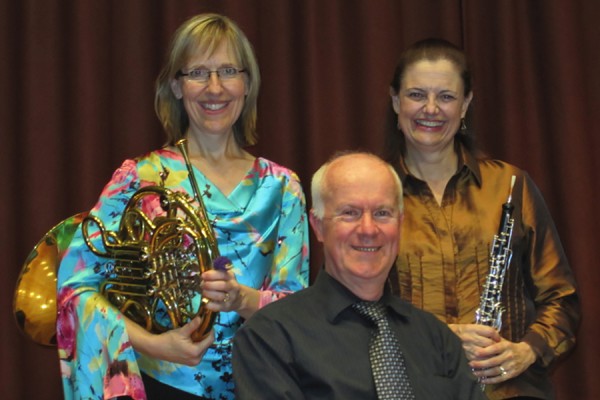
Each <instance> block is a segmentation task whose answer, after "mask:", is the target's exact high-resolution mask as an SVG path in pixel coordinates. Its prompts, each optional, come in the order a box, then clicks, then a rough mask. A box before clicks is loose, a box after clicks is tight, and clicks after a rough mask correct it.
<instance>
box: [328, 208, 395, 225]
mask: <svg viewBox="0 0 600 400" xmlns="http://www.w3.org/2000/svg"><path fill="white" fill-rule="evenodd" d="M364 215H365V213H364V212H363V210H358V209H347V210H342V211H340V212H339V213H336V215H333V216H327V217H323V219H329V220H331V221H333V222H343V223H346V224H357V223H359V222H360V221H361V220H362V219H363V217H364ZM371 220H372V221H373V222H374V223H375V224H389V223H391V222H394V221H397V220H398V212H397V211H396V210H388V209H380V210H375V211H373V212H372V213H371Z"/></svg>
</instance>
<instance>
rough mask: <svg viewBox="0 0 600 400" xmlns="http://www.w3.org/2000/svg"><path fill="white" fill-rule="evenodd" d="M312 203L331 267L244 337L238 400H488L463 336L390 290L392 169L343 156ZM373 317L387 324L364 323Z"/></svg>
mask: <svg viewBox="0 0 600 400" xmlns="http://www.w3.org/2000/svg"><path fill="white" fill-rule="evenodd" d="M312 200H313V208H312V210H311V214H310V223H311V226H312V228H313V230H314V232H315V235H316V237H317V239H318V240H319V242H322V243H323V245H324V257H325V267H324V269H323V270H322V271H320V273H319V275H318V276H317V278H316V282H315V283H314V285H313V286H311V287H309V288H307V289H304V290H302V291H300V292H297V293H296V294H292V295H290V296H288V297H286V298H284V299H282V300H280V301H277V302H275V303H273V304H270V305H268V306H266V307H264V308H263V309H262V310H260V311H258V312H257V313H256V314H254V315H253V316H252V318H250V319H249V320H248V321H247V322H246V323H245V325H244V326H243V327H242V328H241V329H240V330H239V332H238V333H237V335H236V337H235V339H234V346H233V376H234V379H235V382H236V399H239V400H244V399H252V400H255V399H361V400H362V399H375V398H379V399H426V400H432V399H435V400H440V399H460V400H466V399H484V398H485V397H484V394H483V393H482V391H481V389H480V387H479V385H478V383H477V381H476V379H475V377H474V376H473V374H472V373H471V370H470V369H469V367H468V365H467V360H466V358H465V356H464V354H463V350H462V347H461V342H460V340H459V339H458V337H457V336H455V335H454V334H453V333H452V332H451V331H450V329H448V328H447V327H446V325H445V324H443V323H442V322H440V321H438V320H437V319H436V318H435V317H434V316H433V315H431V314H429V313H426V312H423V311H421V310H418V309H417V308H415V307H413V306H412V305H410V304H409V303H406V302H404V301H402V300H400V299H399V298H398V297H395V296H393V295H392V294H391V293H390V291H389V288H388V287H387V285H386V280H387V276H388V273H389V271H390V268H391V267H392V265H394V260H395V258H396V255H397V248H398V243H399V240H400V225H401V222H402V217H403V215H402V186H401V183H400V180H399V179H398V176H397V175H396V173H395V171H394V170H393V168H392V167H391V166H390V165H388V164H386V163H385V162H384V161H382V160H381V159H379V158H378V157H376V156H374V155H372V154H367V153H346V154H343V155H338V156H337V157H334V158H333V159H332V160H331V161H329V162H328V163H326V164H325V165H323V166H322V167H321V168H320V169H319V170H318V171H317V172H316V173H315V175H314V176H313V180H312ZM372 308H375V309H378V310H379V311H381V310H383V312H385V313H386V314H387V317H383V323H382V322H380V321H375V320H372V317H370V316H368V315H366V314H367V313H369V311H365V309H369V310H370V309H372ZM372 321H373V322H372ZM385 321H387V323H385ZM390 328H391V330H390ZM388 332H389V335H388V334H387V333H388ZM390 341H391V342H390ZM382 344H383V345H384V346H387V347H386V348H384V349H383V351H382V350H381V349H380V347H379V346H380V345H382ZM394 353H395V359H394V360H387V359H385V360H383V363H379V361H380V360H377V359H376V358H377V357H382V356H389V355H392V354H394ZM395 363H398V364H395ZM388 367H389V368H388ZM387 374H392V375H393V376H391V377H389V376H387ZM381 377H384V378H385V377H387V378H388V379H380V378H381ZM386 385H387V386H386ZM393 386H400V387H399V388H398V390H400V392H394V390H396V389H395V388H394V387H393Z"/></svg>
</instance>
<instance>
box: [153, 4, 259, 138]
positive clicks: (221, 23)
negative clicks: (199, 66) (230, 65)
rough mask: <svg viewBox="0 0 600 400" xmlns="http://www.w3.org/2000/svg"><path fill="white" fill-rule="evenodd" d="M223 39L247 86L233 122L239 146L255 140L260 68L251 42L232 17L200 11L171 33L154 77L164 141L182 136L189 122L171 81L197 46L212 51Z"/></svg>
mask: <svg viewBox="0 0 600 400" xmlns="http://www.w3.org/2000/svg"><path fill="white" fill-rule="evenodd" d="M223 40H225V41H227V43H228V44H229V48H230V49H231V50H232V51H233V53H234V55H235V57H236V58H237V60H236V61H237V62H238V63H240V65H239V66H240V68H243V69H245V70H246V74H247V75H248V80H247V82H248V87H247V94H246V99H245V102H244V108H243V109H242V113H241V115H240V117H239V118H238V120H237V121H236V122H235V124H234V125H233V133H234V137H235V140H236V142H237V143H238V145H240V147H245V146H251V145H254V144H256V142H257V134H256V114H257V100H258V90H259V87H260V72H259V69H258V63H257V62H256V57H255V56H254V50H253V49H252V45H251V44H250V42H249V41H248V38H247V37H246V35H245V34H244V33H243V32H242V30H241V29H240V28H239V27H238V26H237V24H236V23H235V22H233V21H232V20H231V19H229V18H227V17H225V16H223V15H219V14H199V15H196V16H194V17H192V18H190V19H188V20H187V21H185V22H184V23H183V24H182V25H181V26H180V27H179V28H178V29H177V30H176V31H175V34H174V35H173V39H172V42H171V45H170V48H169V51H168V58H167V61H166V63H165V65H164V67H163V69H162V71H161V72H160V74H159V75H158V78H157V79H156V93H155V98H154V109H155V111H156V115H157V116H158V119H159V120H160V122H161V124H162V126H163V128H164V129H165V132H166V134H167V144H170V145H173V144H174V143H175V142H176V141H177V140H179V139H181V138H182V137H183V136H184V135H185V133H186V131H187V129H188V127H189V124H190V121H189V117H188V115H187V112H186V110H185V108H184V106H183V102H182V100H181V99H178V98H177V97H175V94H174V93H173V91H172V90H171V82H172V81H173V79H176V75H177V73H178V72H179V71H181V69H182V68H183V67H184V66H185V64H186V62H187V61H188V60H189V58H190V57H191V56H192V54H193V53H194V52H196V51H197V50H198V49H201V50H202V51H204V52H206V53H207V54H209V55H210V54H212V52H213V51H215V49H216V48H217V47H218V46H219V44H221V43H222V41H223Z"/></svg>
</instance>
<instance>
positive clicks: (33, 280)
mask: <svg viewBox="0 0 600 400" xmlns="http://www.w3.org/2000/svg"><path fill="white" fill-rule="evenodd" d="M86 215H87V212H82V213H79V214H76V215H73V216H71V217H69V218H67V219H65V220H63V221H61V222H60V223H58V224H57V225H56V226H54V227H53V228H52V229H50V230H49V231H48V232H47V233H46V234H45V235H44V237H42V239H41V240H40V241H39V242H38V243H37V244H36V245H35V247H34V248H33V250H32V251H31V252H30V253H29V255H28V256H27V258H26V260H25V262H24V263H23V267H22V268H21V273H20V275H19V278H18V279H17V284H16V288H15V293H14V298H13V315H14V317H15V321H16V322H17V326H18V327H19V329H20V330H21V331H22V332H23V333H24V334H25V335H26V336H27V337H29V338H30V339H32V340H33V341H34V342H35V343H37V344H41V345H43V346H50V347H51V346H56V276H57V273H58V265H59V263H60V259H61V258H62V255H63V253H64V251H65V250H66V249H67V247H68V246H69V243H71V239H72V238H73V235H74V234H75V231H76V230H77V228H78V227H79V225H80V224H81V221H82V220H83V218H84V217H85V216H86Z"/></svg>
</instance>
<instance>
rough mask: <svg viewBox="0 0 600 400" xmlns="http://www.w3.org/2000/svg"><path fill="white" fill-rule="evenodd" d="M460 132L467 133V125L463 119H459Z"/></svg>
mask: <svg viewBox="0 0 600 400" xmlns="http://www.w3.org/2000/svg"><path fill="white" fill-rule="evenodd" d="M460 131H461V132H463V133H465V132H467V123H466V122H465V119H464V118H461V119H460Z"/></svg>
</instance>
